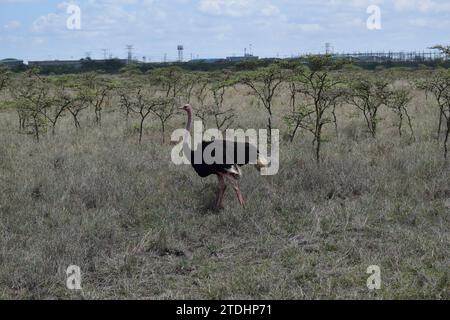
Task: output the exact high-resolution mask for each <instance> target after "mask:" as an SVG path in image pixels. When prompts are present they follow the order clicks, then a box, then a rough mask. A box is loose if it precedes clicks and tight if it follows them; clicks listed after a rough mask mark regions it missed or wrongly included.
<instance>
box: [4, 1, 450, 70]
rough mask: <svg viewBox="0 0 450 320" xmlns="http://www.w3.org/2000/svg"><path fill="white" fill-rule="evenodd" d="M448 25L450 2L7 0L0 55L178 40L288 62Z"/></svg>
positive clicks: (144, 50) (416, 36) (78, 52)
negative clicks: (371, 8)
mask: <svg viewBox="0 0 450 320" xmlns="http://www.w3.org/2000/svg"><path fill="white" fill-rule="evenodd" d="M74 5H76V7H75V8H79V15H77V10H75V11H74ZM373 5H375V6H377V8H379V10H380V11H379V12H380V16H379V17H380V19H379V20H376V21H377V22H378V21H379V22H380V29H375V30H373V29H369V28H368V25H367V21H368V20H369V22H371V21H372V22H373V21H375V20H373V16H372V14H373V13H374V11H370V12H369V13H368V8H369V6H373ZM68 9H70V10H69V11H68ZM78 21H80V24H79V25H77V22H78ZM68 22H69V25H68ZM78 27H79V28H78ZM449 30H450V0H78V1H63V0H0V59H3V58H18V59H23V60H25V61H28V60H47V59H60V60H62V59H80V58H82V57H85V56H86V54H87V53H88V52H89V53H90V56H91V57H92V58H94V59H100V58H103V57H104V53H105V51H103V50H104V49H106V50H107V51H106V52H107V56H109V55H111V56H113V57H119V58H125V57H126V46H127V45H133V46H134V56H136V57H137V58H138V59H142V58H143V57H144V56H145V57H146V59H147V61H162V60H163V59H164V56H165V55H166V56H167V59H168V60H175V59H176V58H177V45H178V44H182V45H184V48H185V52H184V57H185V59H186V60H189V59H190V58H191V57H193V58H223V57H227V56H233V55H243V54H244V50H245V48H247V52H250V53H253V54H255V55H258V56H260V57H280V58H283V57H290V56H292V55H298V54H302V53H320V52H324V51H325V43H327V42H329V43H331V46H332V47H333V48H334V51H335V52H353V51H362V52H363V51H410V50H411V51H423V50H427V48H429V47H431V46H433V45H436V44H450V31H449ZM250 48H251V49H250Z"/></svg>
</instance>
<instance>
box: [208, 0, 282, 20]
mask: <svg viewBox="0 0 450 320" xmlns="http://www.w3.org/2000/svg"><path fill="white" fill-rule="evenodd" d="M199 10H200V11H201V12H203V13H207V14H212V15H218V16H230V17H245V16H251V15H263V16H274V15H278V14H280V9H279V8H278V7H276V6H275V5H273V4H271V3H269V2H267V1H263V0H200V3H199Z"/></svg>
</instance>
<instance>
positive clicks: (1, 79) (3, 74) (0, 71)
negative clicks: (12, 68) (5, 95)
mask: <svg viewBox="0 0 450 320" xmlns="http://www.w3.org/2000/svg"><path fill="white" fill-rule="evenodd" d="M10 76H11V73H10V72H9V70H8V69H6V68H3V67H0V92H2V90H3V89H5V88H6V86H7V84H8V82H9V80H10Z"/></svg>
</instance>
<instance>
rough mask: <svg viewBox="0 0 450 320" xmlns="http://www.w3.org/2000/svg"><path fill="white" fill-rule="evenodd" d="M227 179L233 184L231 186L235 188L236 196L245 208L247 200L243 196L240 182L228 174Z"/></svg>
mask: <svg viewBox="0 0 450 320" xmlns="http://www.w3.org/2000/svg"><path fill="white" fill-rule="evenodd" d="M225 177H226V178H227V179H228V181H230V182H231V185H232V186H233V189H234V191H235V192H236V196H237V198H238V200H239V203H240V204H241V206H243V207H244V208H245V200H244V197H243V196H242V192H241V188H240V186H239V180H237V179H236V178H235V177H234V176H232V175H229V174H227V175H226V176H225Z"/></svg>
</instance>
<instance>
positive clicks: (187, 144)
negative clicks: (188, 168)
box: [183, 110, 192, 163]
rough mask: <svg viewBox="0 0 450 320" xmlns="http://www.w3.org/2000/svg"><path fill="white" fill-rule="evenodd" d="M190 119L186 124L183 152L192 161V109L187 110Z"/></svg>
mask: <svg viewBox="0 0 450 320" xmlns="http://www.w3.org/2000/svg"><path fill="white" fill-rule="evenodd" d="M187 114H188V121H187V124H186V133H185V136H184V140H183V141H184V142H183V153H184V155H185V156H186V157H187V159H189V161H191V163H192V155H191V128H192V110H187Z"/></svg>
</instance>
